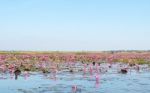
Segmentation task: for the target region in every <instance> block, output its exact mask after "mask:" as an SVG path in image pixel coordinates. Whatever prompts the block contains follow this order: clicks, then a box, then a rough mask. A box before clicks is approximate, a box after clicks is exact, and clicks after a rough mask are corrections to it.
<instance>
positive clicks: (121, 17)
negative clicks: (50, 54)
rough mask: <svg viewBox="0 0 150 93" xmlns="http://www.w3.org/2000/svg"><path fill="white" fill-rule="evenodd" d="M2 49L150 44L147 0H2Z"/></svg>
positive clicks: (110, 47) (137, 47) (78, 48)
mask: <svg viewBox="0 0 150 93" xmlns="http://www.w3.org/2000/svg"><path fill="white" fill-rule="evenodd" d="M0 50H25V51H106V50H150V0H0Z"/></svg>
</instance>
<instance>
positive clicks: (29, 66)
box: [0, 51, 150, 93]
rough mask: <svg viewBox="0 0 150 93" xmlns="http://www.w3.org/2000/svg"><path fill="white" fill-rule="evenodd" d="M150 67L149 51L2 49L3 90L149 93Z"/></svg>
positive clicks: (22, 92)
mask: <svg viewBox="0 0 150 93" xmlns="http://www.w3.org/2000/svg"><path fill="white" fill-rule="evenodd" d="M149 66H150V52H146V51H120V52H118V51H114V52H112V51H111V52H109V51H108V52H21V51H20V52H15V51H13V52H0V88H1V89H0V93H6V92H7V93H101V92H104V93H106V92H111V91H113V92H115V93H149V91H150V90H149V88H148V87H150V83H149V82H147V81H149V80H150V73H149V72H150V67H149ZM123 81H124V82H123ZM9 82H12V83H11V84H10V83H9ZM85 84H86V85H85ZM119 84H121V85H119ZM108 87H111V88H110V89H108ZM12 91H13V92H12ZM143 91H144V92H143Z"/></svg>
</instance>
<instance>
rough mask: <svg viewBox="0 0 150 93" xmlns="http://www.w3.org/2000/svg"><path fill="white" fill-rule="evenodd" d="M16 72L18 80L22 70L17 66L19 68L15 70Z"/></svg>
mask: <svg viewBox="0 0 150 93" xmlns="http://www.w3.org/2000/svg"><path fill="white" fill-rule="evenodd" d="M14 74H15V79H16V80H17V79H18V75H20V74H21V70H20V69H18V68H17V69H16V70H15V71H14Z"/></svg>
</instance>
